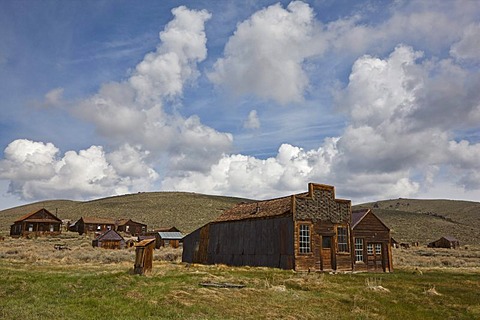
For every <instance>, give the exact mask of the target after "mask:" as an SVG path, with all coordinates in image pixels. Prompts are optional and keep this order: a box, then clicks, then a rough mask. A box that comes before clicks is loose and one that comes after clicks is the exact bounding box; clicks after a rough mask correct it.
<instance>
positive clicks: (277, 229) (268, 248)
mask: <svg viewBox="0 0 480 320" xmlns="http://www.w3.org/2000/svg"><path fill="white" fill-rule="evenodd" d="M184 246H185V243H184ZM207 256H208V257H207V261H208V263H210V264H227V265H233V266H244V265H249V266H265V267H273V268H281V269H293V268H294V265H293V258H294V253H293V221H292V216H291V215H286V216H280V217H272V218H265V219H247V220H239V221H229V222H219V223H213V224H211V225H210V231H209V242H208V249H207Z"/></svg>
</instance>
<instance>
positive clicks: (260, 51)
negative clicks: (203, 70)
mask: <svg viewBox="0 0 480 320" xmlns="http://www.w3.org/2000/svg"><path fill="white" fill-rule="evenodd" d="M314 29H315V19H314V13H313V10H312V8H311V7H310V6H309V5H308V4H306V3H303V2H300V1H294V2H291V3H290V4H289V5H288V6H287V8H283V7H282V6H281V5H280V4H275V5H272V6H269V7H267V8H265V9H263V10H260V11H258V12H256V13H254V14H253V15H252V16H251V17H250V18H249V19H248V20H245V21H243V22H242V23H240V24H239V25H238V26H237V29H236V31H235V33H234V35H233V36H232V37H231V38H230V39H229V40H228V42H227V44H226V46H225V52H224V57H223V58H220V59H218V60H217V62H216V63H215V66H214V69H213V71H212V72H211V73H210V74H209V78H210V80H211V81H212V82H214V83H215V84H217V85H219V86H225V87H227V88H229V89H230V90H231V91H233V92H235V93H236V94H255V95H257V96H259V97H261V98H264V99H271V100H274V101H277V102H278V103H281V104H286V103H290V102H298V101H301V100H302V99H303V94H304V92H305V90H306V89H307V87H308V85H309V81H308V77H307V74H306V72H305V70H304V67H303V62H304V61H305V59H307V58H309V57H311V56H313V55H315V54H318V53H319V52H321V51H322V50H323V49H324V44H323V43H322V42H321V41H320V40H319V39H316V40H317V41H313V38H312V37H313V33H314Z"/></svg>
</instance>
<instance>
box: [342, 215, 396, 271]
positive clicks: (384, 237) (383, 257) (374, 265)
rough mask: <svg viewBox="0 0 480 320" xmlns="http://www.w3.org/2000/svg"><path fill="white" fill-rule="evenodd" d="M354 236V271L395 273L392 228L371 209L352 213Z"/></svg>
mask: <svg viewBox="0 0 480 320" xmlns="http://www.w3.org/2000/svg"><path fill="white" fill-rule="evenodd" d="M352 236H353V240H352V243H353V245H354V248H353V254H354V261H355V263H354V265H353V266H354V270H356V271H388V272H391V271H393V263H392V244H391V241H392V238H391V236H390V228H388V227H387V226H386V225H385V224H384V223H383V222H382V221H381V220H380V219H379V218H378V217H377V216H376V215H375V214H374V213H373V211H372V210H371V209H361V210H357V211H353V212H352Z"/></svg>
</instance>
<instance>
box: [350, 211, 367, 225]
mask: <svg viewBox="0 0 480 320" xmlns="http://www.w3.org/2000/svg"><path fill="white" fill-rule="evenodd" d="M369 211H370V209H368V208H367V209H359V210H355V211H352V228H355V226H356V225H357V224H358V223H359V222H360V221H362V219H363V218H364V217H365V216H366V215H367V213H368V212H369Z"/></svg>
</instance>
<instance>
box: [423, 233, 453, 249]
mask: <svg viewBox="0 0 480 320" xmlns="http://www.w3.org/2000/svg"><path fill="white" fill-rule="evenodd" d="M427 246H428V247H429V248H448V249H457V248H460V241H458V240H457V239H455V238H454V237H449V236H445V237H441V238H440V239H438V240H435V241H433V242H430V243H429V244H428V245H427Z"/></svg>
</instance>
